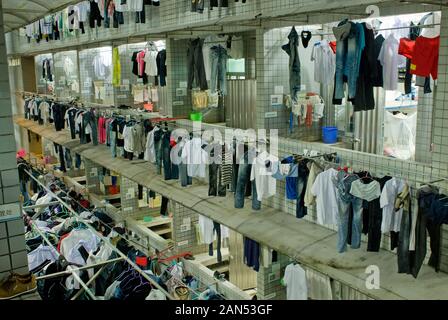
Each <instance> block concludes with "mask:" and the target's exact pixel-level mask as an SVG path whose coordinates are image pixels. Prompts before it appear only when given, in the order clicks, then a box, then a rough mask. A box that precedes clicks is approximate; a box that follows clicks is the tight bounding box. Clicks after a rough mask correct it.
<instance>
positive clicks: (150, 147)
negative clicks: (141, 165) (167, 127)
mask: <svg viewBox="0 0 448 320" xmlns="http://www.w3.org/2000/svg"><path fill="white" fill-rule="evenodd" d="M158 130H160V128H158V127H155V128H154V129H153V130H151V131H150V132H149V133H148V136H147V137H146V146H145V158H144V159H145V160H146V161H149V162H151V163H155V162H156V149H155V147H154V133H156V132H157V131H158Z"/></svg>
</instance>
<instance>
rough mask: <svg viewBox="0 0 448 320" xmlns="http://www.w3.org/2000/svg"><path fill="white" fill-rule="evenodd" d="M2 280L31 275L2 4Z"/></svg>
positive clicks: (0, 120) (0, 201)
mask: <svg viewBox="0 0 448 320" xmlns="http://www.w3.org/2000/svg"><path fill="white" fill-rule="evenodd" d="M0 72H1V74H3V77H1V79H0V190H1V192H0V279H2V278H3V277H4V276H5V275H7V274H8V273H9V272H10V271H14V272H17V273H26V272H28V260H27V254H26V248H25V236H24V233H25V228H24V225H23V221H22V218H21V206H20V203H19V194H20V190H19V175H18V172H17V164H16V157H15V155H16V142H15V138H14V125H13V121H12V104H11V94H10V92H11V91H10V84H9V77H8V76H7V75H8V58H7V55H6V45H5V35H4V24H3V10H2V4H1V2H0Z"/></svg>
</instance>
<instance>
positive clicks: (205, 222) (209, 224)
mask: <svg viewBox="0 0 448 320" xmlns="http://www.w3.org/2000/svg"><path fill="white" fill-rule="evenodd" d="M198 224H199V230H200V232H201V236H202V243H205V244H210V243H213V241H215V239H216V236H215V235H216V233H215V231H214V230H213V220H212V219H210V218H207V217H205V216H203V215H201V214H200V215H199V222H198ZM228 237H229V229H228V228H227V227H226V226H223V225H221V240H224V239H226V238H228Z"/></svg>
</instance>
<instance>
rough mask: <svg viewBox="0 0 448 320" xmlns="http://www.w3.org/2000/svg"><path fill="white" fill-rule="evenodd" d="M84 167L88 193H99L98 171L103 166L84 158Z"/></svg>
mask: <svg viewBox="0 0 448 320" xmlns="http://www.w3.org/2000/svg"><path fill="white" fill-rule="evenodd" d="M84 167H85V172H86V189H87V190H88V192H89V193H90V192H91V193H95V194H100V193H101V189H100V177H99V174H100V171H101V170H103V167H101V166H100V165H98V164H96V163H95V162H93V161H90V160H89V159H84Z"/></svg>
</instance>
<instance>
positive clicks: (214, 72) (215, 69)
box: [210, 45, 228, 96]
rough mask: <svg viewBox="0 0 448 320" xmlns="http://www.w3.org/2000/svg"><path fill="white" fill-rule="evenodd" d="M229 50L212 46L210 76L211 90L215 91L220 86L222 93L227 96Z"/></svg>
mask: <svg viewBox="0 0 448 320" xmlns="http://www.w3.org/2000/svg"><path fill="white" fill-rule="evenodd" d="M227 59H228V55H227V50H226V49H224V48H223V47H221V46H220V45H218V46H213V47H211V48H210V62H211V67H212V69H211V76H210V91H211V92H212V93H215V92H216V90H217V89H218V88H217V86H218V82H219V88H220V89H221V92H222V94H223V95H224V96H225V95H226V94H227V79H226V76H227Z"/></svg>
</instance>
